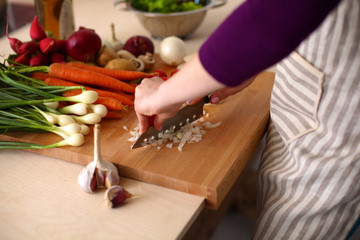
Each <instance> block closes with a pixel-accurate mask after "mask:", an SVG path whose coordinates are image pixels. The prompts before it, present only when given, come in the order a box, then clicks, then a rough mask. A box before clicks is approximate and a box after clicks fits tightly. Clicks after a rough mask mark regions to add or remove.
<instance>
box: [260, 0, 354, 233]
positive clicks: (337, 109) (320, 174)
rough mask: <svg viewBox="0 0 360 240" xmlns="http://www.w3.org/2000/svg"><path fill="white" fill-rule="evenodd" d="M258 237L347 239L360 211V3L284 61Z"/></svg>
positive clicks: (344, 6) (263, 166) (347, 6)
mask: <svg viewBox="0 0 360 240" xmlns="http://www.w3.org/2000/svg"><path fill="white" fill-rule="evenodd" d="M270 112H271V120H270V123H269V130H268V133H267V137H266V141H267V142H266V146H265V149H264V152H263V156H262V160H261V163H260V166H259V170H258V189H259V191H258V194H259V195H258V219H257V221H256V224H255V232H254V239H261V240H264V239H271V240H274V239H275V240H278V239H284V240H292V239H324V240H329V239H334V240H339V239H345V238H346V236H347V235H348V233H349V232H350V230H351V228H352V227H353V226H354V224H355V222H356V220H357V219H358V218H359V216H360V1H359V0H343V1H342V2H341V3H340V4H339V6H337V8H336V9H334V11H332V12H331V13H330V14H329V15H328V16H327V18H326V19H325V21H324V22H323V23H322V24H321V25H320V27H319V28H318V29H317V30H316V31H315V32H313V33H312V34H311V35H310V36H309V37H308V38H307V39H306V40H305V41H304V42H303V43H302V44H301V45H300V46H299V47H298V49H297V50H296V51H295V52H294V53H292V54H291V55H290V56H289V57H287V58H286V59H284V60H283V61H282V62H280V63H279V64H278V66H277V73H276V78H275V84H274V88H273V92H272V96H271V111H270Z"/></svg>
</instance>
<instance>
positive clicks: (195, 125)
mask: <svg viewBox="0 0 360 240" xmlns="http://www.w3.org/2000/svg"><path fill="white" fill-rule="evenodd" d="M205 116H206V117H208V116H209V114H206V115H205ZM220 125H221V122H218V123H215V124H212V123H211V122H205V120H204V118H200V119H198V120H197V121H194V122H192V123H187V124H185V125H184V126H182V127H181V128H180V129H179V130H178V131H176V132H173V131H166V132H163V133H160V134H159V139H158V140H156V141H154V142H152V143H151V144H150V146H154V147H157V149H161V146H162V145H163V144H165V147H166V148H172V147H173V145H174V144H178V147H177V149H178V150H179V151H182V148H183V147H184V145H185V144H186V143H195V142H200V141H201V140H202V136H203V135H204V134H206V130H205V129H212V128H216V127H219V126H220ZM123 128H124V129H125V130H127V128H125V126H124V127H123ZM129 132H130V135H131V136H132V137H130V138H129V139H128V141H130V142H135V141H136V140H137V139H138V138H139V136H140V134H139V125H137V126H136V127H135V128H134V129H133V130H132V131H129Z"/></svg>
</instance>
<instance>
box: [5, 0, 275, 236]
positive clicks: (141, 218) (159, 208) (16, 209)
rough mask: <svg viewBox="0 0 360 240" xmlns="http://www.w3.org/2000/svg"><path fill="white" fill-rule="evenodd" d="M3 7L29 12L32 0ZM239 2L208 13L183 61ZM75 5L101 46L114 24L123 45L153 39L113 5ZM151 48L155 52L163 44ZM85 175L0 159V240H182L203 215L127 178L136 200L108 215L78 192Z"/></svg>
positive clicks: (64, 167)
mask: <svg viewBox="0 0 360 240" xmlns="http://www.w3.org/2000/svg"><path fill="white" fill-rule="evenodd" d="M8 2H16V3H19V2H21V3H24V4H33V1H30V0H16V1H15V0H9V1H8ZM241 2H242V1H240V2H239V1H235V0H230V1H228V2H227V3H226V4H225V5H224V6H222V7H219V8H216V9H210V10H209V11H208V13H207V15H206V17H205V20H204V22H203V23H202V25H201V27H200V28H199V29H198V30H197V31H196V32H195V33H194V34H193V36H192V38H190V39H188V40H186V45H187V49H188V53H189V54H191V53H193V52H195V51H197V50H198V48H199V46H200V45H201V44H202V43H203V42H204V41H205V39H206V38H207V36H209V34H210V33H211V32H212V31H213V30H214V29H215V28H216V27H217V26H218V25H219V24H220V23H221V21H222V19H224V18H225V17H226V16H227V15H228V14H229V13H230V12H231V11H232V10H233V9H234V8H235V7H236V6H237V5H238V4H240V3H241ZM73 4H74V14H75V24H76V26H86V27H89V28H93V29H95V30H96V32H97V33H98V34H99V35H100V36H102V37H104V38H106V37H107V36H110V23H111V22H114V23H115V27H116V33H117V36H118V37H119V38H120V40H122V41H125V40H126V39H127V38H128V37H130V36H133V35H138V34H141V35H145V36H149V37H150V35H149V34H148V33H147V32H146V30H145V29H144V28H143V27H142V26H141V25H140V23H139V22H138V20H137V19H136V18H135V16H134V15H133V13H131V12H123V11H118V10H116V9H114V8H113V1H112V0H111V1H110V0H104V1H102V2H101V4H100V3H99V1H97V0H87V1H85V0H76V1H73ZM94 11H96V16H97V17H95V16H94ZM99 16H100V17H99ZM28 32H29V26H25V27H24V28H21V29H19V30H17V31H15V32H13V33H12V34H11V36H12V37H16V38H19V39H21V40H30V36H29V35H28ZM154 43H155V49H156V48H157V47H158V46H159V43H160V42H159V41H156V40H154ZM10 53H12V51H11V49H10V46H9V44H8V40H7V39H6V38H2V39H0V59H3V58H4V56H5V57H6V56H7V55H8V54H10ZM269 91H270V90H269ZM245 161H246V160H245ZM82 168H83V166H82V165H78V164H74V163H70V162H66V161H61V160H58V159H55V158H51V157H47V156H41V155H38V154H34V153H30V152H26V151H10V150H5V151H1V152H0V192H1V195H0V204H1V207H0V219H1V222H2V224H1V226H0V239H180V238H181V237H182V236H184V235H185V234H186V232H187V230H188V229H189V227H190V226H191V225H192V223H193V222H194V221H195V220H196V218H197V217H198V216H199V214H200V213H201V212H202V211H203V210H204V206H205V201H204V197H201V196H196V195H192V194H188V193H184V192H179V191H176V190H172V189H169V188H164V187H161V186H156V185H153V184H148V183H144V182H142V181H136V180H131V179H129V178H124V177H123V178H122V180H121V185H123V186H124V187H125V188H126V189H128V190H129V191H130V192H132V193H135V196H136V198H134V199H133V200H130V201H128V202H127V203H126V204H125V205H124V206H122V207H121V208H118V209H107V208H106V206H105V203H104V200H103V197H104V191H100V192H97V193H95V194H86V193H84V192H82V191H81V190H80V188H79V187H78V185H77V180H76V179H77V175H78V173H79V171H80V170H81V169H82Z"/></svg>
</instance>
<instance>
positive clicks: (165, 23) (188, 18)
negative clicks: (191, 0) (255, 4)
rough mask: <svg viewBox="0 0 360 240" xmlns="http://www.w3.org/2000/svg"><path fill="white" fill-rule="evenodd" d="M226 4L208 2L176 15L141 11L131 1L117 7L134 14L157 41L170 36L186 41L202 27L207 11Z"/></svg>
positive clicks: (216, 0) (219, 0) (120, 0)
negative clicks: (200, 6)
mask: <svg viewBox="0 0 360 240" xmlns="http://www.w3.org/2000/svg"><path fill="white" fill-rule="evenodd" d="M225 3H226V0H208V3H207V4H206V5H205V6H204V7H202V8H200V9H197V10H193V11H185V12H174V13H153V12H144V11H140V10H137V9H135V8H133V7H132V5H131V1H130V2H128V0H118V1H115V7H116V8H117V9H121V10H130V11H132V12H134V14H135V15H136V17H137V19H138V20H139V21H140V23H141V24H142V25H143V26H144V28H145V29H146V30H147V31H148V32H149V33H150V34H151V36H152V37H153V38H155V39H163V38H165V37H169V36H176V37H179V38H182V39H186V38H189V37H190V36H191V34H192V33H193V32H194V31H195V30H196V29H197V28H198V27H199V26H200V24H201V23H202V21H203V20H204V18H205V15H206V12H207V10H209V9H211V8H216V7H220V6H222V5H224V4H225ZM119 4H126V7H125V8H124V7H123V8H120V7H119V6H120V5H119Z"/></svg>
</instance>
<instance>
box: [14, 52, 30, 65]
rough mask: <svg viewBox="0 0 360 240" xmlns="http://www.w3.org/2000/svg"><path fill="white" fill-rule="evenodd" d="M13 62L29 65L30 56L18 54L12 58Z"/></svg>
mask: <svg viewBox="0 0 360 240" xmlns="http://www.w3.org/2000/svg"><path fill="white" fill-rule="evenodd" d="M14 62H17V63H20V64H24V65H29V62H30V57H29V55H27V54H20V55H18V56H17V57H16V58H15V59H14Z"/></svg>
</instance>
